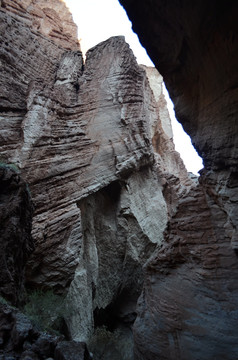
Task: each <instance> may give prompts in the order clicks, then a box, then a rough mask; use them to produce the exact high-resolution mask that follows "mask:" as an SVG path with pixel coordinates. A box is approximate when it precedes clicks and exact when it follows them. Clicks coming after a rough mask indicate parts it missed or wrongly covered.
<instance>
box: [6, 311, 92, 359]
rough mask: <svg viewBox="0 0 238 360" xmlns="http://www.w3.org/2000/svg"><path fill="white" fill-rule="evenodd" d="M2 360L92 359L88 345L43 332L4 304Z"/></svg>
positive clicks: (22, 315)
mask: <svg viewBox="0 0 238 360" xmlns="http://www.w3.org/2000/svg"><path fill="white" fill-rule="evenodd" d="M0 358H1V359H13V360H16V359H22V360H23V359H25V360H27V359H31V360H39V359H49V358H50V359H55V360H90V359H91V357H90V355H89V352H88V349H87V347H86V344H84V343H77V342H75V341H64V339H63V337H62V336H56V335H49V334H46V333H45V332H40V331H39V330H38V329H37V327H36V326H34V325H33V324H32V323H31V321H30V320H29V319H28V318H27V317H26V316H25V315H24V314H22V313H21V312H19V311H18V310H17V309H16V308H12V307H10V306H9V305H6V304H0Z"/></svg>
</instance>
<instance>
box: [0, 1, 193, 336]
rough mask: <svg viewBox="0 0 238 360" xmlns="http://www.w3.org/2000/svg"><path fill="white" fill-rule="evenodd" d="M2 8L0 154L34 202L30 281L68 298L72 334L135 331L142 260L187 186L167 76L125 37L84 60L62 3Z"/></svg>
mask: <svg viewBox="0 0 238 360" xmlns="http://www.w3.org/2000/svg"><path fill="white" fill-rule="evenodd" d="M0 16H1V39H2V46H1V50H0V60H1V64H2V66H1V69H0V71H1V76H2V82H1V84H0V91H1V97H0V109H1V122H2V129H1V137H0V146H1V161H2V162H3V164H9V163H11V164H14V166H16V167H17V168H18V169H19V170H18V171H19V172H20V174H21V177H22V178H24V180H25V181H26V182H27V184H28V187H29V189H30V193H31V196H32V199H33V203H34V207H35V211H34V216H33V223H32V238H33V240H34V243H35V250H34V252H33V253H32V255H31V256H30V259H29V261H28V263H27V270H26V282H27V287H28V288H31V289H39V288H42V289H44V290H46V289H53V290H54V291H55V292H57V293H58V294H63V295H64V296H66V303H67V316H66V321H67V325H68V328H69V331H70V336H71V337H72V338H73V339H75V340H84V341H87V340H88V339H89V337H90V336H91V335H92V332H93V328H94V325H98V326H101V325H107V326H109V327H111V328H114V327H115V326H116V323H117V322H118V321H119V322H121V323H123V324H124V325H125V324H127V327H128V329H129V330H130V328H131V325H132V323H133V322H134V320H135V316H136V309H135V308H136V302H137V299H138V296H139V295H140V293H141V290H142V286H143V279H144V272H143V267H144V265H145V264H146V263H147V262H148V260H149V258H150V257H151V256H152V255H153V253H154V251H155V249H157V248H160V247H161V244H162V243H163V241H164V231H165V229H166V225H167V221H168V219H169V218H171V217H172V216H173V215H174V214H175V213H176V209H177V206H178V201H179V198H180V197H183V196H185V195H186V194H187V193H188V192H189V190H190V189H191V187H193V186H194V180H193V179H191V178H190V177H189V176H188V174H187V172H186V169H185V167H184V165H183V163H182V161H181V159H180V158H179V155H178V154H177V153H176V151H175V149H174V145H173V142H172V131H171V124H170V120H169V115H168V111H167V108H166V103H165V99H164V95H163V93H162V77H161V76H160V75H159V74H158V72H157V71H156V70H155V69H152V68H146V67H140V66H139V65H138V64H137V63H136V60H135V57H134V55H133V53H132V51H131V49H130V48H129V46H128V44H126V42H125V40H124V38H123V37H121V36H118V37H113V38H110V39H108V40H107V41H104V42H102V43H100V44H98V45H97V46H95V47H94V48H92V49H90V50H89V51H88V53H87V54H86V62H85V63H84V61H83V57H82V54H81V52H80V46H79V44H78V43H77V40H76V31H75V26H74V25H73V24H72V19H71V16H70V15H69V13H68V12H67V9H66V7H65V5H64V4H63V3H62V2H61V1H53V2H52V6H51V7H50V8H49V7H48V2H47V1H42V0H39V1H23V2H19V1H5V0H4V1H2V2H1V9H0ZM108 315H109V317H110V316H111V319H110V320H107V318H108ZM130 336H131V332H130Z"/></svg>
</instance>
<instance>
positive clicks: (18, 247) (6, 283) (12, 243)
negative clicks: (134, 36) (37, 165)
mask: <svg viewBox="0 0 238 360" xmlns="http://www.w3.org/2000/svg"><path fill="white" fill-rule="evenodd" d="M32 214H33V206H32V202H31V197H30V194H29V190H28V188H27V185H26V183H25V182H24V181H23V180H22V179H21V177H20V175H19V174H18V172H17V171H16V170H15V169H14V168H13V167H12V166H7V165H5V164H2V163H0V222H1V227H0V249H1V250H0V259H1V261H0V264H1V265H0V266H1V268H0V295H1V296H3V297H4V298H6V299H7V300H9V301H11V303H13V304H14V305H16V304H18V303H19V301H20V300H21V298H22V294H23V292H24V269H25V265H26V262H27V260H28V258H29V256H30V254H31V253H32V251H33V250H34V245H33V239H32V237H31V222H32Z"/></svg>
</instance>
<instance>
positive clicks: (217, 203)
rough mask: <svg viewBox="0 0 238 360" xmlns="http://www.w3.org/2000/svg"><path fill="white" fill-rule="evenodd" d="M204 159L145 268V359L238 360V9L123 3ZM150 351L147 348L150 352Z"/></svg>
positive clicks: (141, 333) (139, 349) (141, 352)
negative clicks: (196, 181)
mask: <svg viewBox="0 0 238 360" xmlns="http://www.w3.org/2000/svg"><path fill="white" fill-rule="evenodd" d="M120 2H121V4H122V5H124V6H125V8H126V10H127V12H128V15H129V16H130V19H131V20H132V22H133V28H134V30H135V31H136V32H137V33H138V35H139V37H140V40H141V42H142V44H143V45H144V46H145V47H146V49H147V51H148V53H149V54H150V56H151V58H152V60H153V62H154V63H155V64H156V66H157V68H158V70H159V71H160V73H161V74H162V75H163V77H164V80H165V83H166V87H167V88H168V90H169V93H170V96H171V98H172V99H173V101H174V105H175V112H176V115H177V118H178V120H179V121H180V122H181V123H182V125H183V126H184V128H185V130H186V131H187V132H188V133H189V134H190V136H191V138H192V142H193V144H194V145H195V147H196V149H197V150H198V152H199V154H200V155H201V156H202V157H203V159H204V165H205V167H204V170H203V171H202V173H201V177H200V179H199V183H200V184H198V185H197V186H195V187H193V188H192V189H191V190H190V192H189V193H188V194H187V195H185V196H184V197H183V198H182V199H180V200H179V202H178V207H177V210H175V212H174V213H173V215H172V217H171V219H170V222H169V223H168V226H167V229H166V232H165V240H166V243H165V245H164V246H163V248H162V249H161V250H159V251H158V252H157V254H156V255H155V256H154V259H153V260H152V261H151V262H150V263H149V264H148V266H147V269H146V280H145V285H144V289H143V293H142V296H141V298H140V301H139V305H138V317H137V320H136V324H135V328H134V331H135V342H136V346H135V353H136V359H148V360H151V359H158V358H159V359H184V360H186V359H191V358H193V359H199V360H201V359H203V360H205V359H206V360H210V359H213V358H214V359H215V358H216V359H230V360H232V359H234V358H235V357H236V356H237V339H238V333H237V327H236V324H235V319H237V305H238V304H237V286H236V279H237V268H238V263H237V211H238V210H237V141H238V137H237V121H236V117H237V112H238V109H237V98H238V93H237V79H238V72H237V67H236V63H237V59H238V48H237V46H238V43H237V41H235V39H237V21H236V18H235V14H236V13H237V3H235V2H232V1H230V2H223V1H221V2H219V4H218V3H217V2H216V1H210V2H209V3H208V2H205V1H200V2H197V3H196V4H194V3H191V2H187V1H182V2H177V1H171V2H167V3H166V2H164V1H150V2H146V1H141V2H140V3H138V2H136V1H134V0H121V1H120ZM142 344H143V345H142Z"/></svg>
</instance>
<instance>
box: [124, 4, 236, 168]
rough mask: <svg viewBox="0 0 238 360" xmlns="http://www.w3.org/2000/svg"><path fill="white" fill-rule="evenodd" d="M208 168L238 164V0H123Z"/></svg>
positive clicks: (182, 121) (180, 117)
mask: <svg viewBox="0 0 238 360" xmlns="http://www.w3.org/2000/svg"><path fill="white" fill-rule="evenodd" d="M120 2H121V4H122V5H124V6H125V8H126V10H127V13H128V16H129V17H130V19H131V21H132V23H133V29H134V31H135V32H137V33H138V35H139V38H140V41H141V43H142V44H143V46H145V48H146V49H147V52H148V54H149V55H150V57H151V59H152V60H153V62H154V64H155V65H156V67H157V69H158V70H159V72H160V73H161V74H162V76H163V78H164V81H165V83H166V87H167V89H168V90H169V93H170V96H171V99H172V100H173V102H174V106H175V113H176V116H177V118H178V120H179V121H180V122H181V124H182V125H183V127H184V129H185V130H186V132H188V134H189V135H190V136H191V138H192V142H193V144H194V146H195V148H196V149H197V151H198V153H199V154H200V155H201V156H202V158H203V160H204V164H205V165H206V167H209V168H214V169H216V168H218V169H219V168H222V167H223V166H224V165H226V166H232V167H235V168H236V167H237V156H238V153H237V149H238V146H237V136H236V134H237V130H238V129H237V121H236V113H237V96H238V95H237V81H238V78H237V77H238V74H237V71H236V69H237V66H236V64H237V53H238V42H237V32H238V25H237V17H236V14H237V11H238V9H237V3H236V2H235V1H228V2H227V1H220V2H219V3H217V1H215V0H212V1H209V3H208V2H206V1H198V2H196V3H193V2H189V1H186V0H185V1H182V2H178V1H176V0H172V1H169V2H164V1H140V3H137V1H136V0H121V1H120Z"/></svg>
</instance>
